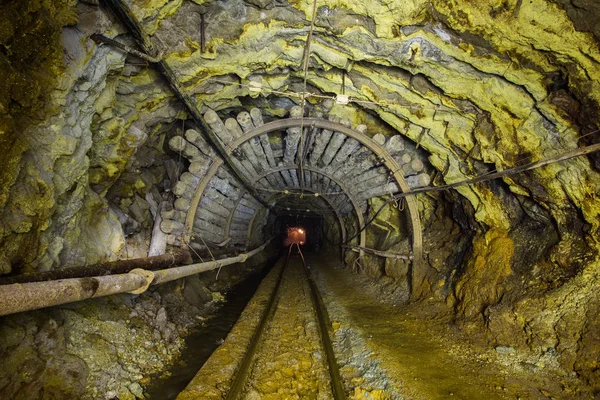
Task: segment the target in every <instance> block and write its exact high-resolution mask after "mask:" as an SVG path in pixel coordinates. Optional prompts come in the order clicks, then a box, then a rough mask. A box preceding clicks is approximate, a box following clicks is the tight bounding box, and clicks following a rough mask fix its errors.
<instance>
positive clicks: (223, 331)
mask: <svg viewBox="0 0 600 400" xmlns="http://www.w3.org/2000/svg"><path fill="white" fill-rule="evenodd" d="M269 271H270V268H269V267H268V266H266V265H265V266H259V267H257V272H255V273H252V274H250V275H249V276H248V277H247V278H246V279H245V280H244V281H243V282H240V283H238V284H237V285H235V286H234V287H233V288H232V289H231V290H230V291H229V292H228V293H227V301H226V302H225V303H224V304H223V305H222V306H221V307H220V308H219V309H218V311H217V314H216V315H214V316H213V317H212V318H210V319H208V320H207V321H206V322H205V323H204V325H203V326H202V328H199V329H198V330H197V331H195V332H193V333H191V334H190V335H189V336H187V337H186V338H185V348H184V349H183V350H182V353H181V358H180V360H179V362H178V363H177V364H175V365H174V366H172V367H170V368H169V369H168V373H169V374H170V376H169V377H168V378H166V379H161V378H156V379H155V380H154V381H153V383H152V384H151V385H150V386H149V387H148V388H147V390H146V391H145V393H144V394H145V395H147V398H149V399H153V400H172V399H175V398H176V397H177V395H178V394H179V393H180V392H181V391H182V390H183V389H184V388H185V387H186V385H187V384H188V383H189V382H190V381H191V380H192V378H193V377H194V375H195V374H196V373H197V372H198V370H199V369H200V367H201V366H202V365H203V364H204V362H206V360H207V359H208V358H209V357H210V355H211V354H212V353H213V352H214V351H215V350H216V349H217V347H219V345H220V344H221V343H222V341H223V340H224V339H225V337H226V336H227V334H228V333H229V331H231V328H232V327H233V325H234V324H235V322H236V321H237V319H238V318H239V316H240V314H241V313H242V311H243V310H244V308H245V307H246V304H248V301H250V299H251V298H252V296H253V295H254V293H255V292H256V289H257V288H258V285H259V284H260V282H261V281H262V279H263V278H264V277H265V275H266V274H267V273H268V272H269Z"/></svg>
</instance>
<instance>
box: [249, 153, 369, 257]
mask: <svg viewBox="0 0 600 400" xmlns="http://www.w3.org/2000/svg"><path fill="white" fill-rule="evenodd" d="M290 169H296V170H299V169H300V166H299V165H296V164H292V165H282V166H279V167H276V168H273V169H271V170H269V171H268V172H266V173H264V174H262V175H261V176H259V177H258V178H257V179H256V180H255V182H257V181H259V180H260V179H262V178H264V177H266V176H268V175H270V174H274V173H277V172H280V171H287V170H290ZM302 169H303V170H305V171H311V172H315V173H317V174H320V175H323V176H325V177H327V178H329V179H330V180H331V181H333V182H335V183H336V184H337V185H338V186H339V187H340V188H341V189H342V192H344V194H345V196H346V197H347V198H348V199H349V200H350V203H351V204H352V207H353V208H354V212H355V213H356V219H357V221H358V230H359V231H360V237H359V246H360V247H366V241H367V232H366V231H365V229H364V227H365V218H364V216H363V214H362V212H361V211H360V207H359V205H358V201H356V199H355V198H354V196H352V194H351V192H350V191H349V190H348V188H347V187H346V186H345V185H344V184H343V183H342V181H340V180H339V179H336V178H334V177H333V176H331V174H328V173H326V172H325V171H323V170H321V169H318V168H312V167H303V168H302ZM291 189H298V190H306V191H309V192H311V193H317V191H316V190H312V189H311V188H307V187H298V188H291ZM322 197H323V198H324V199H325V201H327V203H328V204H329V206H330V207H331V208H332V209H333V210H334V212H335V213H336V216H337V218H338V220H339V221H340V224H341V225H343V221H342V219H341V213H340V212H339V210H338V209H337V207H335V205H334V204H333V202H332V201H331V199H329V198H327V197H326V196H322ZM344 236H345V232H344ZM342 242H343V243H345V242H346V237H343V238H342ZM360 255H361V256H362V255H363V253H362V251H361V253H360Z"/></svg>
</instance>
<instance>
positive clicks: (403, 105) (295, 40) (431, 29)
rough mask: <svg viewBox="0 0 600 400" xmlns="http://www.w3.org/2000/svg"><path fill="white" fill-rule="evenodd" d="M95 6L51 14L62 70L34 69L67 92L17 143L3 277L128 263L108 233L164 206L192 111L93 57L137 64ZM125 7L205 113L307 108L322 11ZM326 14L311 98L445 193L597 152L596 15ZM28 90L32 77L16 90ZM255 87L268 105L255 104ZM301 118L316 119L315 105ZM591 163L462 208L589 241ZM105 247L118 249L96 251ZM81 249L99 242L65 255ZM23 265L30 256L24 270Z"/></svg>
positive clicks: (523, 7) (117, 65) (303, 7)
mask: <svg viewBox="0 0 600 400" xmlns="http://www.w3.org/2000/svg"><path fill="white" fill-rule="evenodd" d="M93 3H94V2H91V3H90V2H80V3H77V5H76V7H75V6H74V5H64V6H63V7H62V8H61V7H58V8H56V7H55V8H48V7H46V6H44V7H45V8H43V10H44V11H47V12H48V13H49V14H50V15H52V16H53V19H51V21H52V23H48V26H45V29H46V31H52V32H56V31H59V32H61V26H63V25H65V27H64V28H63V29H62V33H61V39H60V40H61V45H62V47H63V48H64V54H63V55H64V61H65V62H66V69H64V70H63V69H61V68H62V66H61V60H58V59H54V58H51V57H49V56H46V57H45V58H43V59H42V61H38V60H35V59H33V58H32V60H33V61H34V62H33V64H32V65H31V67H33V66H35V65H38V66H39V65H43V66H44V67H47V70H49V71H55V72H56V78H55V80H54V82H55V83H54V84H53V85H52V84H49V85H47V87H48V88H53V87H56V88H57V89H54V90H52V89H49V90H48V91H49V93H51V94H50V96H51V98H52V102H51V104H64V106H62V107H58V108H57V107H38V115H39V116H40V118H41V120H42V121H43V123H40V124H36V123H33V124H32V123H31V122H28V123H27V124H23V128H22V129H23V130H24V132H26V135H24V136H25V137H26V140H25V141H24V142H25V143H20V142H19V141H18V142H19V144H20V145H22V147H19V148H20V149H21V150H18V149H17V150H15V153H16V155H15V154H12V153H9V154H8V155H7V157H8V158H10V157H12V158H10V160H9V161H10V162H7V165H11V166H16V167H15V169H11V170H10V171H13V172H14V173H13V172H11V173H8V174H7V177H6V178H7V179H6V182H7V185H4V186H5V187H10V188H11V190H10V192H9V191H6V193H5V195H4V196H3V199H5V200H3V204H5V207H4V210H5V211H4V215H3V225H4V230H3V237H4V238H5V239H4V241H5V245H6V249H7V252H6V255H5V256H4V258H3V265H4V267H3V268H4V269H5V270H8V269H10V265H22V266H34V265H44V266H45V267H44V268H48V267H50V266H52V265H57V264H61V263H67V264H71V263H72V264H81V263H82V262H86V261H89V260H87V258H91V259H94V258H95V259H101V258H104V257H107V256H110V254H114V253H118V251H119V249H120V248H121V246H123V240H124V239H123V238H122V237H119V235H118V234H114V232H115V229H114V228H116V227H118V226H119V225H124V226H133V227H134V228H135V226H136V224H137V225H140V224H142V225H143V224H144V223H145V224H147V222H142V221H144V220H151V219H152V218H151V217H150V211H153V210H152V208H153V207H150V206H149V205H152V204H151V203H152V202H151V201H150V202H148V201H147V199H146V198H145V196H146V195H147V194H148V193H150V192H153V193H154V196H155V197H156V196H158V195H160V191H161V190H162V189H161V185H162V183H161V182H162V179H163V176H161V174H163V175H164V174H165V171H164V168H163V167H164V165H166V164H167V163H169V162H170V161H169V159H173V158H175V161H176V162H178V163H180V162H179V161H180V160H177V159H176V158H177V157H173V155H168V154H164V151H163V148H164V143H165V142H166V141H167V140H168V139H170V137H171V136H172V135H173V130H174V129H175V128H177V129H179V128H178V127H179V126H180V125H179V124H178V123H177V122H176V121H178V120H183V119H186V118H187V114H186V112H185V109H184V108H183V107H182V105H181V103H180V102H179V101H178V100H177V99H176V98H175V97H174V95H173V93H172V91H171V90H170V88H169V87H168V85H167V84H166V83H165V81H164V80H163V79H162V78H161V77H160V76H159V74H158V73H157V72H156V70H155V69H153V68H152V67H151V66H150V65H149V63H148V62H147V61H144V60H142V59H140V58H138V57H134V56H127V55H126V53H124V52H122V51H120V50H117V49H115V48H114V47H112V46H109V45H97V44H95V43H94V42H93V41H91V40H90V39H89V37H90V35H92V34H93V33H101V34H104V35H106V36H108V37H113V38H116V39H117V40H120V41H122V42H125V43H128V44H130V45H132V46H134V47H135V43H134V41H133V40H132V36H131V35H130V34H129V32H128V30H127V29H126V28H125V27H124V26H123V25H121V24H120V23H119V22H118V21H117V20H116V19H115V17H114V16H113V15H112V13H111V12H110V11H109V10H108V9H107V8H105V7H104V6H103V5H100V6H98V5H95V4H93ZM128 4H129V6H130V7H131V9H132V10H133V13H134V15H135V16H136V17H137V19H138V20H139V21H141V23H142V25H143V28H144V30H145V31H146V33H147V34H148V35H150V37H151V40H152V41H153V43H154V45H155V47H157V48H158V49H159V50H160V55H161V56H164V60H165V62H166V63H168V65H169V66H170V67H171V68H172V70H173V71H175V74H176V76H177V78H178V79H179V80H180V81H181V82H182V83H183V89H184V90H185V91H186V92H187V93H189V94H190V95H192V96H193V98H194V100H195V101H196V103H197V104H198V106H199V107H200V108H201V111H202V112H206V111H207V110H208V109H209V108H210V109H213V110H216V111H217V112H218V113H219V114H220V116H221V118H222V119H226V118H227V117H232V116H233V117H235V116H236V115H237V114H239V112H241V111H243V110H246V111H250V109H252V108H254V107H258V108H260V109H261V110H262V112H263V115H264V118H265V120H267V121H268V120H272V119H277V118H281V117H285V116H286V115H287V113H288V112H289V110H290V109H291V107H292V106H293V105H297V104H298V103H299V100H298V97H297V94H298V93H301V92H302V91H303V90H304V87H303V71H302V60H303V56H304V49H305V44H306V37H307V34H308V31H309V27H310V18H311V15H312V11H313V3H312V2H309V1H304V2H294V3H289V2H280V1H253V2H244V1H227V2H212V1H196V2H191V1H170V2H167V1H155V2H140V1H132V2H129V3H128ZM316 4H317V10H316V20H315V29H314V35H313V41H312V47H311V50H312V51H311V57H310V60H309V68H308V76H307V91H308V92H310V93H313V94H315V95H319V96H329V97H331V96H335V95H336V94H339V93H341V92H342V91H343V92H344V93H345V94H347V95H349V96H350V97H351V101H350V103H349V104H348V105H347V106H342V105H336V106H335V107H334V108H333V109H332V111H331V112H332V114H333V115H336V116H338V117H340V118H347V119H349V120H350V123H351V125H352V126H353V127H356V126H358V125H360V124H366V125H367V127H368V129H367V132H368V134H369V135H372V134H375V133H377V132H379V131H381V133H383V134H384V135H385V136H390V135H393V134H398V133H399V134H401V135H403V136H404V137H405V138H406V139H407V141H411V142H412V146H418V147H419V148H420V149H422V150H423V151H424V152H425V153H424V154H425V155H426V156H427V161H428V163H429V164H430V165H431V166H432V168H433V169H435V170H436V172H435V174H432V176H434V177H435V178H436V179H437V181H436V184H440V183H444V182H445V183H452V182H455V181H458V180H462V179H464V178H466V177H472V176H476V175H479V174H482V173H487V172H489V171H490V170H493V169H506V168H509V167H512V166H515V165H518V164H519V163H521V162H523V161H524V160H527V161H535V160H539V159H541V158H543V157H545V156H549V155H552V154H556V153H557V152H560V151H563V150H567V149H573V148H576V147H577V146H579V145H581V144H582V143H584V142H586V141H592V140H594V136H593V135H589V136H585V137H584V138H583V139H581V140H579V137H580V136H584V135H585V134H587V133H589V132H592V131H594V130H595V129H596V121H595V120H594V117H593V116H594V115H595V114H596V112H597V110H598V104H599V101H600V98H599V96H600V94H599V93H600V90H598V89H599V88H598V85H599V84H598V82H599V80H598V74H599V72H598V60H599V59H600V55H599V54H600V53H599V51H598V42H597V36H594V35H595V34H597V32H588V31H587V30H590V31H592V30H593V29H595V25H593V23H592V20H593V18H594V17H593V16H594V15H595V14H594V13H593V12H589V13H582V12H581V10H582V9H587V10H590V11H593V10H594V7H596V6H595V5H594V4H593V3H591V2H589V3H586V2H579V3H578V5H577V7H578V8H574V7H573V6H571V5H566V4H563V3H560V2H557V3H555V2H547V1H542V0H537V1H529V2H522V1H520V0H515V1H503V2H502V1H491V0H490V1H486V2H477V4H470V3H469V4H463V3H462V2H455V1H451V2H448V1H433V2H430V1H412V2H399V1H398V2H391V3H389V2H388V3H385V4H384V3H383V2H370V3H369V4H368V5H367V4H363V2H359V1H356V2H352V1H349V2H335V3H331V2H319V1H318V2H317V3H316ZM27 12H29V13H32V12H36V11H35V10H34V9H29V10H28V11H27ZM27 12H24V13H23V15H24V17H23V18H26V16H28V15H30V14H28V13H27ZM15 18H16V19H18V18H21V16H20V14H19V15H17V16H16V17H15ZM202 20H204V29H202V25H203V23H202ZM28 21H29V20H28ZM29 22H30V21H29ZM24 26H25V27H27V25H26V24H25V25H24ZM11 29H12V28H11ZM22 29H26V28H22ZM7 32H12V36H11V34H7V35H5V36H6V38H4V39H3V42H4V43H5V46H6V44H12V43H13V42H14V40H15V37H17V36H18V34H19V32H18V31H15V30H14V29H13V30H12V31H11V30H7ZM22 33H23V36H27V31H26V30H24V31H23V32H22ZM54 38H55V39H56V37H54ZM11 40H12V41H13V42H11ZM11 54H12V53H11ZM13 58H14V57H13ZM11 61H12V59H11ZM36 62H37V64H36ZM43 62H46V63H50V64H49V65H44V64H43ZM51 62H53V63H54V64H52V63H51ZM54 65H55V66H56V67H55V68H54V70H53V69H52V68H48V67H53V66H54ZM13 72H14V71H13ZM29 72H30V71H29V70H28V69H27V68H26V65H24V66H23V73H29ZM32 74H33V73H32ZM33 76H34V77H35V74H33ZM48 80H50V79H48ZM33 81H34V82H36V83H37V84H38V86H37V87H43V86H39V85H41V83H40V80H39V79H38V80H37V81H36V80H35V79H34V80H33ZM257 84H260V87H261V92H260V93H257V91H256V90H253V88H252V87H253V86H252V85H254V87H256V85H257ZM16 88H17V87H16ZM18 101H19V100H18V98H17V96H16V95H12V96H9V97H8V103H7V106H6V107H5V109H6V110H9V111H10V112H11V115H13V114H14V115H17V116H18V114H19V111H18V110H17V109H16V108H15V107H14V105H15V104H16V103H17V102H18ZM308 101H309V103H313V104H314V105H315V106H319V104H320V103H321V102H322V99H321V98H320V97H313V98H309V99H308ZM25 103H26V102H25V101H21V102H20V104H25ZM33 104H36V103H35V101H33ZM15 110H16V111H15ZM21 111H23V110H21ZM30 125H31V126H30ZM189 127H193V125H192V126H188V127H186V129H187V128H189ZM182 133H183V132H181V133H180V134H182ZM165 135H166V136H167V137H165ZM14 149H16V147H13V150H14ZM25 149H29V151H26V152H25V153H22V151H23V150H25ZM19 159H20V160H21V161H20V162H19ZM594 160H596V158H593V157H590V158H589V159H586V158H580V159H576V160H572V161H569V162H566V163H561V164H555V165H552V166H549V167H547V168H545V169H544V170H540V171H534V172H531V173H527V174H523V175H519V176H515V177H511V178H505V179H504V182H499V183H494V184H489V185H475V186H469V187H464V188H460V189H458V192H459V193H460V194H461V195H462V196H464V197H465V198H466V199H468V201H469V202H470V203H471V205H472V208H473V210H474V214H473V215H474V218H475V220H476V221H477V223H478V224H479V225H480V226H482V227H484V228H486V229H488V228H490V229H492V230H499V231H503V232H507V231H509V230H510V229H511V228H512V227H514V226H515V225H517V224H518V223H519V221H520V219H521V218H522V216H523V215H524V213H525V214H531V215H534V217H536V218H542V217H541V216H540V215H542V214H544V213H546V212H547V213H549V214H550V215H551V218H552V220H553V221H554V223H555V224H556V225H557V227H558V231H559V232H561V234H565V235H566V234H567V233H568V232H570V231H571V230H572V229H571V228H572V227H573V226H574V225H577V226H579V225H580V224H581V223H583V224H589V227H588V228H586V231H587V232H588V234H589V235H590V237H593V236H594V235H593V234H592V233H593V232H596V231H597V229H598V220H597V214H598V201H597V197H596V196H597V193H598V192H599V190H598V179H597V175H596V174H595V172H592V170H591V169H590V167H589V164H588V162H589V161H592V162H595V161H594ZM184 167H185V165H181V169H180V171H183V168H184ZM15 171H20V175H18V174H17V172H15ZM140 174H141V178H140ZM169 178H170V179H171V181H173V182H174V181H175V180H177V179H178V177H176V176H170V177H169ZM15 182H16V183H15ZM11 185H12V186H11ZM32 188H33V189H32ZM150 188H152V189H150ZM157 189H158V193H157V192H156V190H157ZM40 195H41V197H40ZM33 198H36V199H37V200H35V201H32V199H33ZM105 198H106V199H108V200H109V201H110V202H111V206H110V208H108V207H107V203H106V200H104V199H105ZM115 205H116V206H115ZM540 209H541V210H546V211H543V212H542V211H539V210H540ZM97 210H103V211H102V212H101V213H98V212H97ZM116 215H118V216H119V221H117V218H116ZM544 218H545V217H544ZM576 221H580V222H576ZM90 226H93V227H94V228H93V229H91V228H90ZM134 230H135V229H134ZM98 233H101V234H103V235H104V236H107V237H108V238H109V239H107V240H106V241H104V242H103V243H102V244H99V243H93V244H92V243H91V242H92V238H93V237H95V236H96V235H97V234H98ZM81 235H84V236H86V237H89V239H90V240H83V241H81V243H79V244H78V245H73V243H74V242H76V240H75V238H77V237H80V236H81ZM88 244H89V246H88ZM86 247H87V248H86ZM25 248H29V249H35V251H27V252H26V253H25V254H24V253H23V251H22V250H23V249H25ZM93 254H95V256H94V255H93Z"/></svg>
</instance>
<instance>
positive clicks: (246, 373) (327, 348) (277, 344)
mask: <svg viewBox="0 0 600 400" xmlns="http://www.w3.org/2000/svg"><path fill="white" fill-rule="evenodd" d="M293 246H295V245H293ZM296 248H297V250H298V253H297V254H289V253H288V256H287V258H286V259H285V262H284V263H283V266H282V267H281V269H280V270H277V271H274V272H275V273H277V277H276V279H275V283H274V285H272V290H271V291H270V293H269V294H268V299H267V296H265V299H264V301H262V303H261V307H262V309H261V310H260V316H259V317H258V318H257V319H258V322H257V323H256V324H255V327H254V331H253V332H252V334H251V335H249V336H251V337H250V338H249V339H248V341H247V344H246V348H245V352H243V355H242V353H240V352H238V354H236V357H237V358H238V360H235V361H231V360H230V361H227V359H226V358H225V359H223V357H221V358H222V360H221V361H218V362H217V364H216V365H212V367H209V368H208V369H209V371H204V375H202V374H203V369H205V367H203V368H202V369H201V370H200V372H199V373H198V375H196V378H194V380H193V381H192V383H190V385H188V388H186V390H184V391H183V392H182V393H181V394H180V396H179V397H178V399H185V400H187V399H195V398H198V399H199V398H203V399H204V398H214V399H217V398H221V399H227V400H233V399H263V398H264V399H275V398H277V399H292V398H313V399H335V400H338V399H346V395H345V392H344V388H343V384H342V380H341V377H340V373H339V369H338V366H337V363H336V360H335V355H334V352H333V347H332V344H331V340H330V336H329V335H330V327H331V324H330V323H329V321H328V317H327V312H326V310H325V307H324V305H323V303H322V300H321V298H320V296H319V292H318V289H317V287H316V285H315V283H314V282H313V281H312V279H311V277H310V270H309V268H308V267H307V265H306V263H305V260H304V257H303V255H302V253H301V252H300V251H299V250H300V249H299V247H298V246H295V247H294V248H291V247H290V250H293V249H296ZM294 253H295V252H294ZM256 313H257V312H256V311H255V312H254V314H256ZM233 332H235V328H234V330H233V331H232V333H233ZM230 335H231V334H230ZM233 336H234V341H235V339H236V338H238V339H239V336H241V335H240V334H236V333H233ZM228 340H230V338H229V337H228V338H227V340H226V342H227V341H228ZM235 347H236V350H237V348H238V347H239V344H236V345H235ZM222 353H226V354H227V355H228V356H229V355H231V354H232V351H231V350H230V349H229V350H225V349H224V351H223V352H222ZM221 356H223V354H221ZM216 358H219V356H217V357H216ZM239 358H241V361H240V360H239ZM209 361H210V360H209ZM219 363H220V364H219ZM207 364H210V363H209V362H207ZM234 364H235V365H236V367H232V365H234ZM205 366H206V364H205ZM211 368H212V370H210V369H211ZM228 368H229V369H231V370H232V371H231V372H232V373H230V374H228V375H227V374H225V373H223V370H226V369H228ZM215 371H216V372H217V374H216V375H219V374H222V375H223V376H222V378H219V379H220V381H219V382H214V383H213V384H212V388H215V387H216V388H218V389H217V390H211V389H212V388H207V387H206V384H205V383H203V382H202V381H204V382H206V381H207V379H206V377H211V378H212V377H214V376H215ZM194 386H195V387H194Z"/></svg>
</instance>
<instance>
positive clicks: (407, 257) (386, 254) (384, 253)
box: [342, 246, 413, 261]
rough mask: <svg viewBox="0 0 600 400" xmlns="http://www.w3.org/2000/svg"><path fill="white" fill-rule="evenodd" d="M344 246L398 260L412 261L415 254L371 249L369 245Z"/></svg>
mask: <svg viewBox="0 0 600 400" xmlns="http://www.w3.org/2000/svg"><path fill="white" fill-rule="evenodd" d="M342 247H344V248H346V249H350V250H352V251H355V252H357V253H360V252H361V251H364V252H365V253H369V254H373V255H375V256H379V257H385V258H395V259H397V260H408V261H411V260H412V259H413V256H411V255H405V254H396V253H390V252H387V251H381V250H375V249H370V248H368V247H363V246H342Z"/></svg>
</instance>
